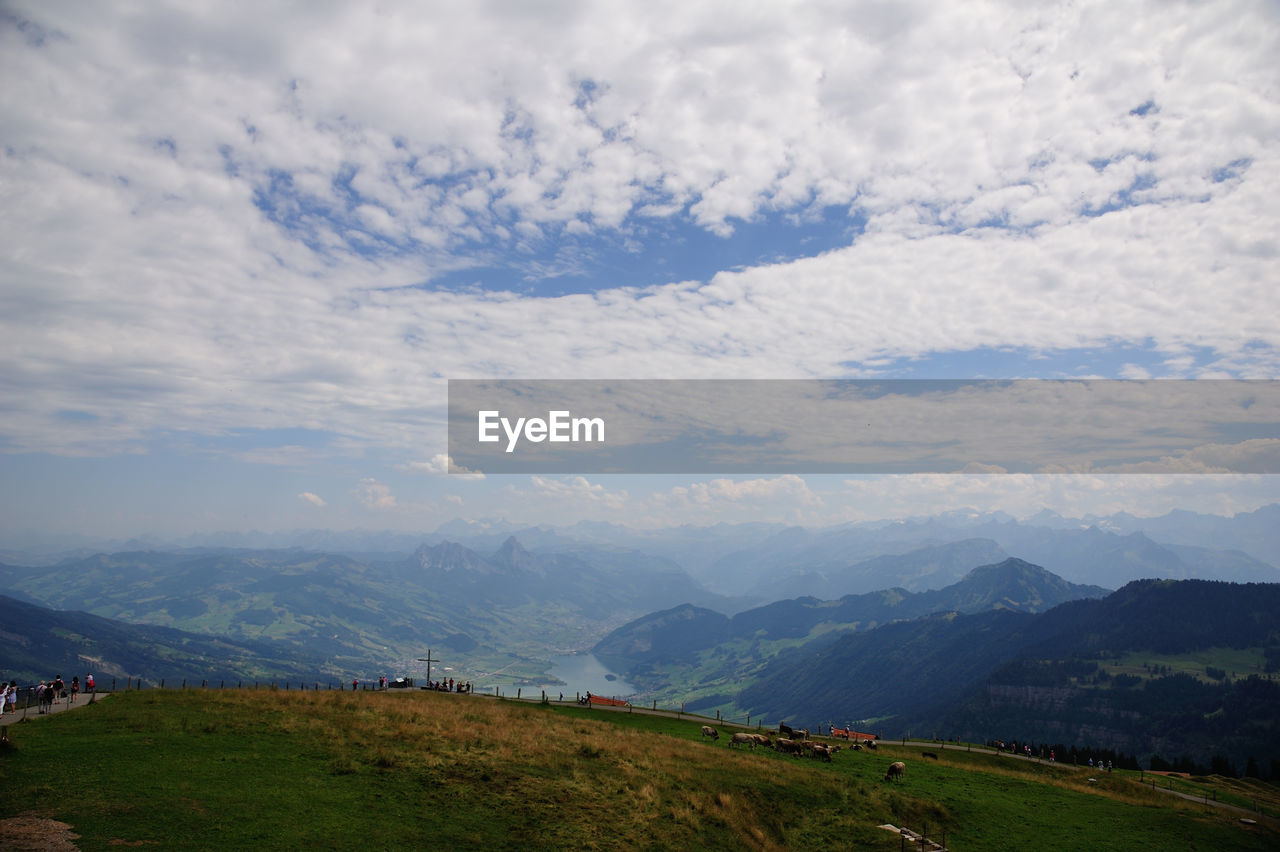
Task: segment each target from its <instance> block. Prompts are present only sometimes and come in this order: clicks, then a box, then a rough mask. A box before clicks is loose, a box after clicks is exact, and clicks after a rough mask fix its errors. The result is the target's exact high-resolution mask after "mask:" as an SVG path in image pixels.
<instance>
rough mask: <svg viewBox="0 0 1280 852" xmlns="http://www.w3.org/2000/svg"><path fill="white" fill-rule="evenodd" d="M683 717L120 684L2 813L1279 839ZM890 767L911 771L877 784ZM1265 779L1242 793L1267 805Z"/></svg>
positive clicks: (1108, 786)
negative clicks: (803, 749) (740, 741)
mask: <svg viewBox="0 0 1280 852" xmlns="http://www.w3.org/2000/svg"><path fill="white" fill-rule="evenodd" d="M700 724H701V723H700V722H699V721H696V720H691V719H688V718H685V719H675V718H669V717H665V716H653V715H646V714H642V713H638V712H637V713H626V712H613V711H605V710H598V709H597V710H593V709H585V708H579V707H576V706H545V705H539V704H536V703H531V702H516V701H508V700H500V699H493V698H487V697H480V696H458V695H448V694H440V693H427V692H421V691H415V692H408V693H403V692H387V693H376V692H359V693H352V692H328V691H320V692H281V691H273V690H260V691H254V690H244V691H236V690H227V691H218V690H209V691H202V690H189V691H177V690H174V691H162V690H148V691H143V692H131V693H124V694H117V695H113V696H111V697H110V698H109V699H108V700H104V701H99V702H96V703H95V704H94V705H92V706H89V707H84V708H80V709H77V710H75V711H74V712H70V713H63V714H59V715H57V716H53V717H47V718H41V719H37V720H34V721H31V722H23V723H19V724H17V725H13V726H10V728H9V733H10V736H11V738H12V745H11V747H9V748H6V749H3V750H0V818H8V817H14V816H17V815H22V814H25V815H34V816H40V817H49V818H53V819H56V820H60V821H62V822H65V823H69V824H70V825H71V826H72V827H73V830H74V832H75V833H77V834H79V835H80V839H79V840H77V841H76V843H77V845H78V846H79V847H80V848H81V849H106V848H108V847H111V846H118V845H121V844H122V843H123V844H131V845H158V846H159V847H160V848H239V847H244V846H248V845H250V844H253V845H256V846H258V847H259V848H272V849H274V848H311V847H319V848H339V849H342V848H365V849H369V848H372V849H378V848H391V847H396V846H402V845H405V844H407V843H410V842H414V843H431V844H434V845H435V846H437V847H438V848H448V849H487V848H496V847H499V846H510V845H513V844H518V845H519V846H521V847H523V848H536V849H564V848H571V847H572V848H585V849H604V848H629V849H823V850H831V849H851V848H857V849H883V850H896V849H899V848H900V845H901V840H900V838H899V837H898V835H896V834H892V833H890V832H888V831H885V830H884V829H881V828H878V826H879V825H881V824H883V823H891V824H893V825H897V826H902V825H907V826H909V827H911V828H913V829H917V830H918V829H920V828H922V827H924V826H927V827H928V833H929V836H930V837H931V838H934V837H937V838H938V839H941V834H942V832H943V830H945V831H946V839H947V843H948V846H949V847H950V848H951V849H955V850H992V849H1024V848H1053V849H1082V850H1083V849H1089V850H1096V849H1119V848H1125V849H1127V848H1161V847H1166V846H1168V845H1169V844H1171V843H1172V844H1174V845H1175V846H1176V848H1179V849H1203V850H1219V849H1259V850H1265V849H1274V848H1277V846H1280V832H1278V831H1277V829H1276V827H1275V824H1274V823H1272V822H1270V821H1268V820H1267V819H1259V820H1258V823H1257V824H1256V825H1252V826H1249V825H1245V824H1243V823H1241V822H1240V821H1239V817H1240V816H1241V814H1239V813H1233V812H1227V811H1222V810H1218V809H1214V808H1211V807H1209V806H1207V805H1205V804H1202V803H1195V802H1190V801H1186V800H1182V799H1176V798H1174V797H1172V796H1169V795H1167V794H1164V793H1160V792H1158V791H1152V790H1151V789H1150V788H1149V787H1144V786H1142V785H1141V784H1140V783H1138V781H1137V777H1136V774H1134V775H1130V774H1128V773H1121V772H1116V773H1112V774H1107V773H1097V774H1093V775H1091V774H1090V773H1089V772H1087V771H1085V770H1083V769H1076V768H1074V767H1066V766H1057V765H1044V764H1039V763H1033V762H1030V761H1026V760H1023V759H1019V758H1011V757H1007V756H1004V757H998V756H994V755H988V754H979V753H977V752H972V753H971V752H968V751H965V750H963V749H958V748H955V747H954V746H949V747H947V748H936V749H934V750H935V751H936V752H937V754H938V759H937V760H933V759H925V758H923V757H922V755H921V749H920V748H914V747H910V746H905V747H904V746H897V747H895V746H893V745H892V744H885V745H882V746H881V748H880V749H879V750H878V751H877V752H874V753H869V752H856V753H855V752H852V751H841V752H840V753H839V754H837V755H836V756H835V759H834V760H833V761H832V762H831V763H829V764H827V763H820V762H818V761H815V760H810V759H807V758H806V759H797V758H793V757H789V756H784V755H781V754H778V753H776V752H774V751H772V750H767V749H757V750H755V751H750V750H747V749H731V748H730V747H729V746H728V731H726V730H723V729H722V731H721V737H720V739H719V741H718V742H712V741H704V740H702V739H701V737H700V735H699V726H700ZM894 760H903V761H905V762H906V764H907V772H906V777H905V778H904V779H903V780H902V781H901V782H897V783H885V782H884V781H882V780H881V779H882V778H883V776H884V773H885V769H886V767H887V766H888V764H889V763H890V762H892V761H894ZM1090 777H1093V778H1096V781H1094V782H1092V783H1091V782H1090V781H1089V780H1088V779H1089V778H1090ZM1211 783H1212V782H1208V781H1206V782H1203V784H1204V785H1211ZM1187 786H1189V787H1192V788H1194V787H1196V785H1195V784H1192V783H1191V782H1187ZM1207 789H1208V787H1207V786H1206V787H1204V791H1207ZM1198 792H1201V791H1199V790H1198ZM1276 793H1277V791H1276V788H1274V787H1270V786H1268V785H1258V786H1257V788H1256V789H1252V790H1243V791H1237V795H1238V796H1240V797H1241V800H1242V801H1243V800H1246V799H1247V798H1248V797H1249V796H1250V795H1253V796H1255V797H1256V796H1259V795H1261V796H1264V797H1265V796H1270V797H1271V798H1270V799H1265V798H1264V800H1263V801H1264V810H1268V809H1270V810H1271V812H1274V810H1275V807H1276V806H1277V804H1280V802H1277V801H1276V800H1277V799H1280V796H1277V795H1276ZM1205 795H1208V793H1207V792H1205Z"/></svg>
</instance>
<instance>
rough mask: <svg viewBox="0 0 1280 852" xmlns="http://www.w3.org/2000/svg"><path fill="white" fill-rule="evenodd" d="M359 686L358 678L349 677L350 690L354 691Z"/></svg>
mask: <svg viewBox="0 0 1280 852" xmlns="http://www.w3.org/2000/svg"><path fill="white" fill-rule="evenodd" d="M359 686H360V680H359V678H354V677H353V678H351V691H352V692H355V691H356V689H357V688H359Z"/></svg>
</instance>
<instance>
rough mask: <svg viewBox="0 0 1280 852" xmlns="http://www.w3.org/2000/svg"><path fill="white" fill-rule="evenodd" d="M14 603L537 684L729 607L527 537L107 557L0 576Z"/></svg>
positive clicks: (337, 660)
mask: <svg viewBox="0 0 1280 852" xmlns="http://www.w3.org/2000/svg"><path fill="white" fill-rule="evenodd" d="M0 592H4V593H6V594H8V595H10V596H11V597H14V598H21V599H24V600H26V601H27V602H29V603H34V604H37V605H40V606H44V607H49V608H52V609H57V610H79V611H84V612H86V613H91V614H93V615H96V616H100V617H104V618H110V619H114V620H117V621H122V622H130V623H133V624H139V625H147V626H152V627H170V628H176V629H179V630H183V631H187V632H189V633H192V634H199V635H204V636H212V637H218V638H220V639H225V640H230V641H234V642H243V641H251V640H252V641H258V640H274V641H276V642H280V643H284V645H285V646H287V647H291V648H293V649H294V650H295V652H296V653H298V654H306V655H309V656H312V657H315V658H317V659H318V660H319V662H320V665H321V666H322V667H323V668H324V669H325V670H328V671H333V672H335V673H337V672H346V671H352V670H355V671H368V670H369V669H370V668H371V667H372V668H374V669H375V670H377V669H383V668H388V667H389V668H391V669H392V670H395V671H404V670H405V668H406V666H408V664H409V662H410V661H412V660H414V659H416V658H417V657H420V656H421V655H422V653H423V652H425V651H427V650H428V649H436V650H437V651H439V652H442V653H445V652H448V653H451V654H452V656H453V658H454V659H458V658H460V657H462V656H464V655H465V656H466V657H469V658H471V659H473V660H476V661H482V662H478V663H477V665H482V666H483V667H486V668H488V669H489V670H492V669H496V668H499V667H503V666H507V667H510V668H511V670H512V671H515V672H524V673H525V674H527V675H530V676H532V675H534V674H537V673H539V672H541V671H542V670H543V669H544V668H545V666H546V661H547V660H548V659H549V657H550V656H552V655H553V654H555V653H561V652H569V651H573V650H576V649H580V648H582V647H584V646H586V645H589V644H590V643H591V642H592V641H594V640H595V639H596V638H598V637H599V636H600V635H602V634H603V633H604V632H605V631H607V630H608V629H609V628H611V627H614V626H616V625H617V624H619V623H622V622H624V621H626V620H628V619H630V618H634V617H635V616H637V615H639V614H641V613H643V612H647V611H651V610H653V609H655V608H663V607H667V606H671V605H673V604H675V603H678V602H681V601H688V600H694V601H699V602H702V603H708V604H717V603H720V602H723V601H724V599H723V598H721V597H719V596H716V595H712V594H709V593H707V592H706V591H704V590H703V589H702V588H701V587H699V586H698V584H697V583H695V582H694V581H693V580H691V579H690V578H689V577H688V575H687V574H685V573H684V572H682V571H680V570H679V569H678V568H672V567H670V566H669V565H667V564H665V563H662V562H661V561H660V560H653V559H649V558H642V557H631V556H629V555H627V554H615V555H613V556H612V557H611V558H609V559H604V558H602V559H600V560H598V561H595V562H589V561H587V560H584V559H582V558H579V557H577V556H574V555H571V554H535V553H530V552H529V551H527V550H525V549H524V548H523V547H522V546H521V545H520V543H519V542H517V541H516V540H515V539H514V538H511V539H508V540H507V541H506V542H504V543H503V545H502V546H501V547H499V548H498V549H497V550H496V551H494V552H492V553H490V554H487V555H485V554H480V553H477V552H476V551H473V550H471V549H469V548H466V547H463V546H462V545H459V544H456V543H452V542H445V543H441V544H436V545H423V546H421V547H419V548H418V549H417V550H416V551H415V552H414V553H413V554H411V555H409V556H400V557H393V558H391V559H387V560H384V561H372V560H368V559H355V558H352V557H350V556H346V555H343V554H334V553H315V552H308V551H302V550H283V551H280V550H273V551H238V550H208V549H199V550H192V551H183V552H155V551H143V552H133V553H116V554H96V555H93V556H90V557H84V558H75V559H69V560H65V561H63V562H59V563H57V564H54V565H44V566H12V565H0ZM0 663H4V664H6V665H9V666H10V668H12V664H11V663H8V662H6V661H4V660H0ZM140 674H144V675H149V674H150V672H141V673H140Z"/></svg>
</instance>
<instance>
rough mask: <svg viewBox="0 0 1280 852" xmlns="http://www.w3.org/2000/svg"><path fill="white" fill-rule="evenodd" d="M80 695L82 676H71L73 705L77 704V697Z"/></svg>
mask: <svg viewBox="0 0 1280 852" xmlns="http://www.w3.org/2000/svg"><path fill="white" fill-rule="evenodd" d="M79 694H80V675H72V676H71V703H72V704H75V703H76V696H77V695H79Z"/></svg>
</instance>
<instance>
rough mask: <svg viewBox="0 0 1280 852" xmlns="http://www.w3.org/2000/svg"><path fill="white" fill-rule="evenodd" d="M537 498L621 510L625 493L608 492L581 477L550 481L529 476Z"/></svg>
mask: <svg viewBox="0 0 1280 852" xmlns="http://www.w3.org/2000/svg"><path fill="white" fill-rule="evenodd" d="M529 481H530V482H532V483H533V487H534V489H535V490H536V492H537V494H538V496H539V497H543V498H549V499H552V500H556V501H562V502H564V503H567V504H570V503H581V504H586V505H587V506H591V505H596V504H598V505H600V506H604V507H605V508H608V509H621V508H623V507H624V506H625V505H626V501H627V492H626V491H610V490H608V489H607V488H605V487H604V486H603V485H599V484H592V483H591V482H589V481H588V480H587V478H586V477H583V476H568V477H564V478H561V479H551V478H549V477H544V476H531V477H530V478H529Z"/></svg>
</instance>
